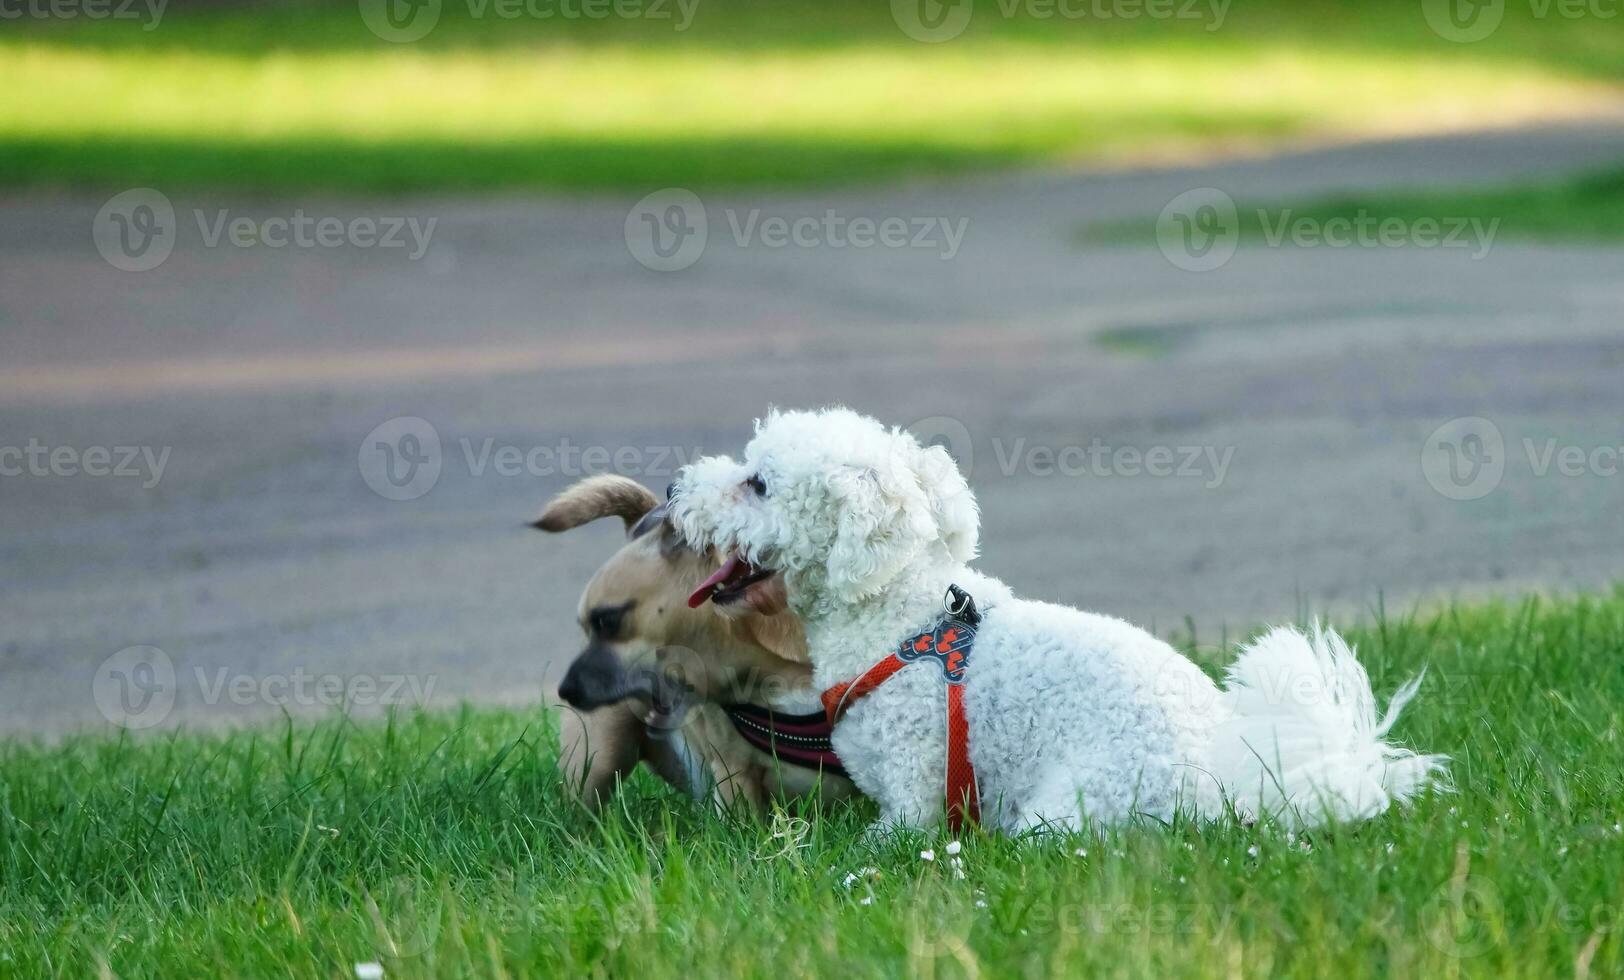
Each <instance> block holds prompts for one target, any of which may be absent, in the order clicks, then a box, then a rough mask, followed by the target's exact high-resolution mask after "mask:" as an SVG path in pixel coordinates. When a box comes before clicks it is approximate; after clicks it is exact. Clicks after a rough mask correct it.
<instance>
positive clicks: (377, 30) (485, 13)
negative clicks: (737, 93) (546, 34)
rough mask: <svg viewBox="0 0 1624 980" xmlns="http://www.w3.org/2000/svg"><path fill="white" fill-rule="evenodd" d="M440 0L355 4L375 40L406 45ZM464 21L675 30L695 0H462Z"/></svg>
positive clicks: (424, 27)
mask: <svg viewBox="0 0 1624 980" xmlns="http://www.w3.org/2000/svg"><path fill="white" fill-rule="evenodd" d="M444 4H445V0H358V6H359V9H360V11H361V21H362V23H364V24H366V25H367V29H368V30H370V31H371V32H372V33H373V34H375V35H377V36H378V38H379V39H380V40H384V41H389V42H391V43H394V44H405V43H408V42H411V41H419V40H422V39H423V38H425V37H427V36H428V34H429V32H430V31H432V30H434V28H435V26H436V25H437V24H439V23H440V14H441V12H442V10H443V8H444ZM463 4H464V6H465V7H466V8H467V13H468V17H469V18H470V19H473V20H483V19H485V18H487V17H489V18H493V19H496V20H544V21H546V20H608V19H610V18H615V19H617V20H648V21H669V22H670V23H671V29H672V30H674V31H686V30H687V29H688V27H689V26H690V25H691V24H693V22H694V13H695V11H696V10H698V8H699V0H463Z"/></svg>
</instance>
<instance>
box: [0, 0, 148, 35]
mask: <svg viewBox="0 0 1624 980" xmlns="http://www.w3.org/2000/svg"><path fill="white" fill-rule="evenodd" d="M168 6H169V0H0V20H145V23H144V24H142V25H141V30H143V31H150V30H153V29H154V28H156V27H157V26H158V24H159V23H160V22H162V20H163V19H164V8H166V7H168Z"/></svg>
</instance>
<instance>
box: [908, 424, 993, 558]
mask: <svg viewBox="0 0 1624 980" xmlns="http://www.w3.org/2000/svg"><path fill="white" fill-rule="evenodd" d="M914 472H915V475H916V476H917V477H918V479H919V485H920V487H922V488H923V489H924V491H925V497H926V499H927V500H929V502H930V512H931V518H932V519H933V520H934V521H935V523H936V532H937V534H939V535H941V538H942V541H943V543H944V544H946V545H947V552H948V554H950V555H952V556H953V560H954V561H960V562H967V561H969V560H970V559H972V558H974V557H975V556H976V549H977V547H978V545H979V542H980V539H981V511H980V508H979V507H977V506H976V495H975V494H974V493H973V492H971V490H970V485H969V484H968V483H966V482H965V479H964V474H962V473H960V472H959V467H958V464H956V463H954V462H953V457H952V456H951V455H949V454H948V451H947V450H946V449H944V448H942V447H941V446H926V447H924V448H923V449H921V450H920V452H919V455H918V457H917V461H916V462H915V464H914Z"/></svg>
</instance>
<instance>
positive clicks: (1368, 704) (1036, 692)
mask: <svg viewBox="0 0 1624 980" xmlns="http://www.w3.org/2000/svg"><path fill="white" fill-rule="evenodd" d="M752 477H758V478H759V479H760V481H761V483H762V484H764V486H765V489H766V493H765V494H764V495H762V494H758V493H757V492H756V490H755V489H754V488H753V487H752V485H751V483H750V482H748V481H750V479H751V478H752ZM672 514H673V516H674V517H675V519H676V520H677V521H678V523H679V525H680V526H681V528H682V531H683V533H684V534H685V535H686V536H687V537H688V538H689V539H690V540H692V541H694V542H695V543H697V544H701V545H713V546H715V547H717V548H719V549H721V550H723V551H724V552H725V551H729V550H732V551H737V552H739V553H741V554H743V555H744V556H745V557H747V558H749V559H750V560H751V561H752V562H754V563H755V564H757V565H760V566H763V567H771V568H776V569H778V570H779V571H780V572H781V573H782V574H783V575H784V578H785V584H786V586H787V588H788V594H789V599H790V603H791V605H792V606H793V607H794V609H795V611H796V612H797V613H799V614H800V616H801V617H802V619H803V620H804V622H805V624H806V630H807V638H808V642H809V644H810V652H811V658H812V663H813V668H814V671H815V677H816V680H817V683H818V684H819V685H820V686H822V687H829V686H832V685H833V684H836V683H839V682H841V681H847V680H851V679H852V678H854V677H856V676H857V675H858V674H860V673H862V672H863V671H864V670H866V669H867V668H868V667H869V666H871V665H872V664H873V663H874V662H875V661H876V660H878V659H879V658H880V657H882V656H884V655H885V654H886V653H888V652H890V651H891V650H893V649H895V647H896V645H897V644H898V642H900V640H901V639H902V638H903V637H905V636H907V635H909V634H911V633H913V632H916V631H918V630H921V629H923V628H925V627H926V626H928V625H929V624H930V623H932V622H934V621H935V619H936V618H937V616H938V615H939V613H940V609H941V601H942V596H943V593H944V592H945V591H946V588H947V586H948V585H949V584H957V585H960V586H961V587H963V588H965V589H967V590H968V591H969V592H970V593H971V594H972V595H973V596H974V597H975V599H976V602H977V604H978V605H979V607H980V608H981V610H982V612H983V620H982V625H981V629H980V631H979V633H978V636H977V640H976V646H975V652H974V656H973V657H972V659H971V662H970V666H969V669H968V671H967V674H966V680H965V684H966V687H965V709H966V713H967V715H968V718H969V723H970V755H971V761H972V762H973V763H974V764H975V767H976V773H977V777H978V780H979V786H980V790H981V796H982V820H983V823H984V824H985V825H987V826H989V827H993V828H997V829H1001V830H1005V831H1019V830H1023V829H1031V828H1039V827H1062V828H1077V827H1080V826H1083V825H1084V824H1086V823H1088V822H1090V821H1093V822H1099V823H1115V822H1120V821H1122V820H1125V819H1127V818H1129V817H1131V816H1133V815H1134V814H1141V813H1143V814H1150V815H1153V816H1156V817H1159V818H1162V819H1166V818H1169V817H1171V816H1172V815H1173V814H1174V812H1175V811H1177V810H1179V809H1181V808H1184V809H1186V810H1192V811H1194V812H1195V813H1197V814H1199V815H1203V816H1209V817H1211V816H1217V815H1219V814H1221V813H1223V812H1224V811H1225V809H1226V807H1233V808H1234V810H1235V811H1236V812H1237V813H1239V814H1241V815H1243V816H1257V815H1261V814H1264V813H1269V814H1273V815H1276V816H1278V817H1280V818H1281V819H1284V820H1286V821H1288V822H1290V823H1297V824H1302V823H1315V822H1319V821H1321V820H1325V819H1357V818H1363V817H1367V816H1371V815H1373V814H1375V813H1378V812H1380V811H1382V810H1383V809H1385V808H1386V807H1387V806H1388V805H1389V804H1390V803H1392V802H1394V801H1400V802H1402V801H1404V800H1406V799H1408V798H1409V797H1411V796H1413V795H1414V794H1415V793H1417V792H1419V791H1420V790H1422V789H1423V788H1425V787H1426V786H1427V785H1428V784H1429V783H1431V782H1433V781H1434V780H1436V779H1437V778H1438V777H1439V776H1440V775H1441V773H1442V768H1443V758H1442V757H1441V756H1429V755H1417V754H1415V753H1413V752H1409V751H1408V750H1405V749H1400V748H1396V747H1394V746H1392V745H1389V744H1387V743H1386V742H1385V741H1384V738H1385V735H1386V732H1387V730H1388V728H1389V727H1390V726H1391V725H1392V722H1393V720H1394V719H1395V717H1396V715H1397V713H1398V710H1399V708H1401V707H1402V706H1403V703H1404V702H1405V701H1407V700H1408V699H1409V697H1410V696H1411V695H1413V693H1414V685H1410V686H1407V687H1406V688H1405V689H1404V690H1403V691H1401V692H1400V693H1399V695H1398V696H1395V698H1394V699H1393V703H1392V706H1391V707H1390V708H1389V710H1388V713H1387V717H1386V718H1384V719H1382V720H1381V721H1380V722H1379V723H1378V721H1377V719H1376V714H1375V699H1374V697H1373V696H1372V694H1371V691H1370V682H1369V680H1368V679H1367V677H1366V676H1365V672H1364V670H1363V668H1361V667H1360V666H1359V663H1358V661H1357V660H1356V659H1355V658H1354V655H1353V653H1352V651H1350V650H1349V649H1348V648H1347V646H1346V645H1345V644H1344V643H1343V642H1342V640H1341V638H1340V637H1338V636H1336V634H1334V633H1332V632H1330V631H1321V630H1319V629H1317V628H1316V630H1315V632H1314V633H1313V635H1312V636H1311V637H1309V636H1305V635H1304V634H1302V633H1300V632H1298V631H1296V630H1292V629H1276V630H1274V631H1272V632H1270V633H1268V634H1267V635H1265V636H1264V637H1263V638H1262V639H1260V640H1258V641H1257V642H1256V643H1255V644H1253V645H1252V646H1250V647H1249V648H1247V649H1245V650H1243V651H1242V653H1241V655H1240V658H1239V660H1238V661H1237V662H1236V663H1235V665H1234V666H1233V667H1232V668H1231V669H1230V671H1229V676H1228V679H1227V685H1226V687H1225V688H1223V689H1220V688H1219V687H1218V686H1217V685H1216V684H1214V683H1213V682H1212V680H1211V679H1209V678H1208V677H1207V676H1206V675H1205V674H1203V673H1202V672H1201V671H1200V669H1198V668H1197V667H1196V666H1195V665H1194V664H1193V663H1191V662H1190V661H1189V660H1187V659H1186V658H1184V657H1183V656H1181V655H1180V654H1179V653H1178V652H1177V651H1175V650H1174V649H1173V648H1172V647H1170V646H1168V645H1167V644H1166V643H1163V642H1162V641H1161V640H1158V639H1157V638H1155V637H1154V636H1152V635H1150V634H1149V633H1146V632H1145V631H1143V630H1141V629H1139V628H1138V627H1135V626H1132V625H1130V624H1128V623H1125V622H1123V621H1121V620H1118V619H1113V618H1111V617H1108V616H1101V615H1096V614H1093V613H1086V612H1081V611H1079V610H1076V609H1071V608H1067V607H1063V606H1057V605H1052V604H1049V603H1043V602H1033V601H1029V600H1023V599H1017V598H1015V597H1014V596H1013V595H1012V594H1011V593H1010V591H1009V589H1008V588H1007V587H1006V586H1005V585H1004V584H1003V583H1001V582H999V581H997V580H996V579H993V578H990V577H988V576H985V575H982V574H980V573H978V572H976V571H973V570H972V569H971V568H970V567H969V566H968V565H967V562H968V561H969V560H970V559H971V558H973V557H974V556H975V551H976V544H977V534H978V530H979V515H978V512H977V509H976V502H975V497H974V495H973V494H972V493H971V492H970V489H969V487H968V485H967V484H966V483H965V480H964V478H963V476H962V475H961V474H960V473H959V472H958V469H957V467H956V466H954V464H953V462H952V459H951V458H950V457H949V456H948V455H947V453H946V452H945V451H944V450H942V449H941V448H940V447H924V446H921V445H920V444H919V443H918V441H917V440H915V439H914V438H913V437H912V436H911V435H909V434H908V433H906V432H904V431H901V430H896V429H891V430H888V429H886V428H884V427H883V426H881V425H880V424H879V423H878V422H876V421H874V420H873V419H869V418H866V417H864V416H861V415H858V414H856V413H854V412H852V411H850V410H847V409H843V408H832V409H827V410H824V411H819V412H773V413H770V414H769V415H768V417H767V418H766V419H765V420H764V421H762V422H759V423H758V424H757V428H756V436H755V438H754V439H753V440H752V441H751V442H750V444H749V446H747V447H746V449H745V458H744V461H743V462H738V461H735V460H733V459H731V458H728V457H723V456H716V457H707V458H705V459H702V460H699V461H697V462H695V463H694V464H693V465H691V466H689V467H688V468H687V469H686V470H684V471H683V474H682V477H681V479H680V481H679V492H678V494H677V496H676V497H675V499H674V500H673V503H672ZM944 699H945V690H944V686H943V684H942V680H941V677H940V675H939V674H938V673H936V672H934V671H930V670H924V669H911V670H904V671H902V672H901V673H899V674H898V675H897V676H896V677H894V678H892V679H891V680H890V681H888V682H887V683H886V684H885V685H883V686H882V687H880V688H879V689H878V690H877V691H875V692H874V693H873V694H870V695H869V696H868V697H866V698H864V699H863V700H862V701H860V702H858V703H857V704H856V705H855V706H854V707H853V708H852V709H851V710H850V711H849V712H848V713H847V714H846V716H845V719H844V720H843V721H842V722H841V724H840V725H839V727H837V728H836V730H835V736H834V739H835V741H834V744H835V749H836V751H837V752H839V753H840V756H841V759H842V761H843V762H844V763H845V765H846V768H847V769H848V771H850V773H851V775H852V778H853V779H854V780H855V782H856V783H857V784H858V786H859V787H860V788H861V789H862V790H863V791H864V792H865V793H867V794H868V795H869V796H871V797H873V798H874V799H875V800H877V801H878V802H879V804H880V807H881V821H882V824H884V825H886V826H891V825H912V826H929V825H933V824H935V823H936V822H937V821H939V820H940V818H941V816H942V805H943V789H944V787H943V763H942V760H943V758H944V753H945V751H946V748H945V739H946V732H945V723H944V720H943V719H944V712H943V702H944Z"/></svg>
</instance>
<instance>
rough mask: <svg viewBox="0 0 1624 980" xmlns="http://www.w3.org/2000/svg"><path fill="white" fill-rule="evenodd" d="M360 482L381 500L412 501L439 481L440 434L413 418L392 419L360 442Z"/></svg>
mask: <svg viewBox="0 0 1624 980" xmlns="http://www.w3.org/2000/svg"><path fill="white" fill-rule="evenodd" d="M358 461H359V463H360V467H361V479H362V480H364V481H366V485H367V486H369V487H371V488H372V492H373V493H376V494H377V495H378V496H380V497H383V498H384V499H385V500H416V499H417V498H418V497H421V496H423V495H424V494H426V493H428V492H429V491H430V490H433V489H434V485H435V484H436V483H438V482H439V480H440V468H441V466H442V463H443V460H442V457H441V452H440V433H439V431H438V430H436V429H435V428H434V426H433V425H431V424H430V423H429V422H428V421H427V420H426V419H420V418H418V417H416V416H415V415H406V416H401V417H400V418H393V419H390V420H389V421H387V422H385V423H383V424H382V425H380V426H378V427H377V428H375V429H373V430H372V431H371V432H369V433H367V436H366V438H365V439H363V440H361V449H360V452H359V454H358Z"/></svg>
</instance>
